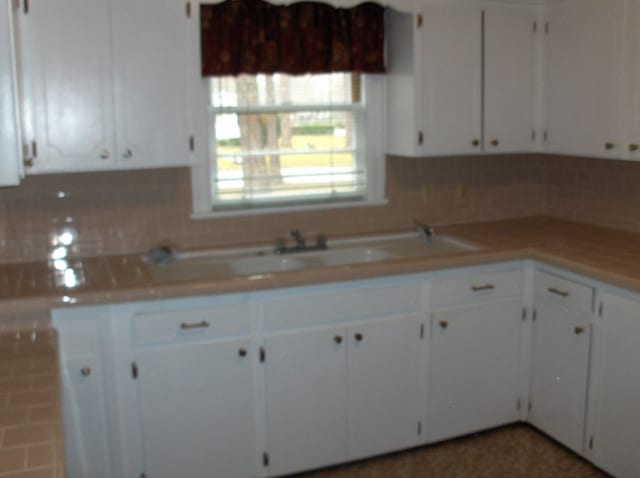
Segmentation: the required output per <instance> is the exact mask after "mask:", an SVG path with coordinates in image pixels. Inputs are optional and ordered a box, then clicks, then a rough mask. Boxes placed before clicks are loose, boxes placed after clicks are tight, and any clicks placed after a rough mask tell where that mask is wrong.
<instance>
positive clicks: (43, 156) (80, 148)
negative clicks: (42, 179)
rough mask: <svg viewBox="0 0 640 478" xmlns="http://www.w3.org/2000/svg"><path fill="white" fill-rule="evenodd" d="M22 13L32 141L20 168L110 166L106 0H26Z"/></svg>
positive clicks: (27, 114)
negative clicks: (28, 164) (28, 163)
mask: <svg viewBox="0 0 640 478" xmlns="http://www.w3.org/2000/svg"><path fill="white" fill-rule="evenodd" d="M21 19H22V21H21V24H20V38H21V42H20V43H21V52H22V59H23V65H24V78H25V82H24V85H25V100H24V101H25V108H24V110H25V122H24V124H25V136H26V140H27V142H29V143H31V142H33V141H35V142H36V145H37V148H36V155H35V157H34V164H33V167H32V168H29V169H28V170H27V172H28V173H35V172H38V173H42V172H58V171H94V170H101V169H110V168H112V167H113V165H114V151H113V149H114V128H113V124H114V116H113V69H112V61H111V44H110V41H111V32H110V25H109V19H110V11H109V3H108V2H107V1H106V0H87V1H82V2H79V1H77V0H56V1H51V0H31V1H30V2H29V13H28V14H26V15H25V14H23V15H22V17H21ZM32 154H33V151H32Z"/></svg>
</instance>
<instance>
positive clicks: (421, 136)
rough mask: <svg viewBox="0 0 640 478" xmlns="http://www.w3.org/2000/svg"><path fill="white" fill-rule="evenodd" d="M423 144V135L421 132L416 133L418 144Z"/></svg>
mask: <svg viewBox="0 0 640 478" xmlns="http://www.w3.org/2000/svg"><path fill="white" fill-rule="evenodd" d="M423 142H424V134H423V133H422V131H418V144H422V143H423Z"/></svg>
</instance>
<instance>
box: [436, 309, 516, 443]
mask: <svg viewBox="0 0 640 478" xmlns="http://www.w3.org/2000/svg"><path fill="white" fill-rule="evenodd" d="M521 334H522V299H521V298H518V299H514V300H509V301H504V302H493V303H488V304H472V305H468V306H464V307H456V308H451V309H446V310H442V311H437V312H435V313H433V314H432V320H431V343H430V347H429V363H430V374H429V381H428V384H429V385H428V387H429V416H428V417H429V418H428V425H427V427H428V436H429V441H431V442H435V441H439V440H443V439H446V438H451V437H454V436H459V435H464V434H467V433H471V432H475V431H479V430H483V429H486V428H491V427H495V426H498V425H503V424H506V423H510V422H515V421H517V420H518V417H519V406H518V405H519V393H520V352H521V337H522V335H521Z"/></svg>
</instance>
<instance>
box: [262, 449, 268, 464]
mask: <svg viewBox="0 0 640 478" xmlns="http://www.w3.org/2000/svg"><path fill="white" fill-rule="evenodd" d="M262 465H263V466H269V454H268V453H267V452H266V451H265V452H264V453H263V454H262Z"/></svg>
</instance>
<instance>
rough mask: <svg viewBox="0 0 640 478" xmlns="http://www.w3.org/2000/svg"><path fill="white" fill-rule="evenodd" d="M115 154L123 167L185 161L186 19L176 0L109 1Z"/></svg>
mask: <svg viewBox="0 0 640 478" xmlns="http://www.w3.org/2000/svg"><path fill="white" fill-rule="evenodd" d="M112 5H113V25H114V27H113V28H114V36H113V42H114V58H115V70H114V71H115V91H116V100H117V102H116V119H117V122H116V131H117V135H116V137H117V141H116V152H115V154H116V155H117V157H118V160H119V161H122V162H123V166H124V167H133V168H136V167H144V166H150V167H154V166H155V167H160V166H171V165H179V164H187V162H188V159H189V149H188V146H189V136H190V132H189V131H190V125H189V111H188V101H189V98H188V74H189V72H190V70H191V60H192V58H191V56H190V53H191V52H190V49H189V45H190V41H189V38H190V31H189V25H190V23H191V21H190V20H189V19H188V18H187V16H186V10H185V3H184V2H181V1H176V0H136V1H131V0H112Z"/></svg>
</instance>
